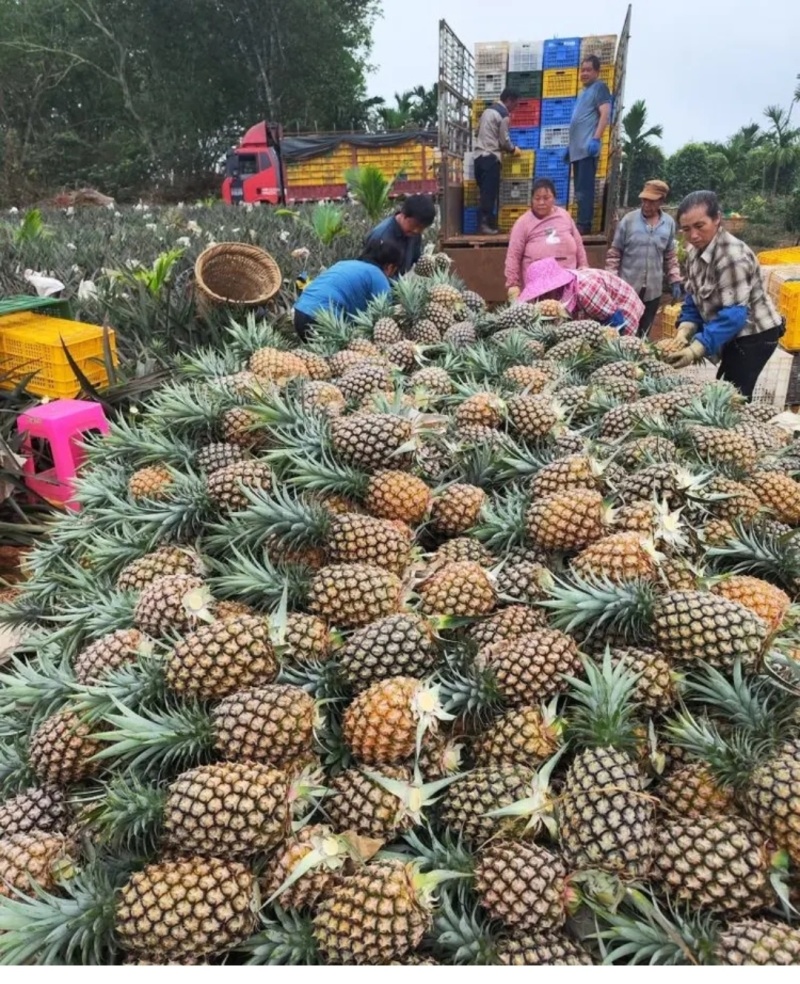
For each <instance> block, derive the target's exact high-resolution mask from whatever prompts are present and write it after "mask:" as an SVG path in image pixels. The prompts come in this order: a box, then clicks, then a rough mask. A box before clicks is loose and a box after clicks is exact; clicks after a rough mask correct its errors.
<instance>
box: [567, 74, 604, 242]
mask: <svg viewBox="0 0 800 984" xmlns="http://www.w3.org/2000/svg"><path fill="white" fill-rule="evenodd" d="M581 82H582V83H583V92H582V93H581V94H580V95H579V96H578V101H577V103H576V104H575V110H574V112H573V114H572V122H571V123H570V125H569V149H568V151H567V153H566V154H565V155H564V156H565V158H566V159H567V160H568V161H569V163H570V164H571V165H572V176H573V180H574V182H575V200H576V201H577V203H578V219H577V222H576V223H575V224H576V225H577V227H578V231H579V232H580V233H581V235H584V236H585V235H587V234H588V233H590V232H591V231H592V216H593V214H594V181H595V177H596V176H597V159H598V158H599V156H600V150H601V148H602V145H603V134H604V133H605V130H606V127H607V126H608V124H609V122H610V120H611V93H610V92H609V91H608V86H607V85H606V84H605V82H602V81H601V79H600V59H599V58H598V57H597V55H589V56H588V57H586V58H584V59H583V62H582V63H581Z"/></svg>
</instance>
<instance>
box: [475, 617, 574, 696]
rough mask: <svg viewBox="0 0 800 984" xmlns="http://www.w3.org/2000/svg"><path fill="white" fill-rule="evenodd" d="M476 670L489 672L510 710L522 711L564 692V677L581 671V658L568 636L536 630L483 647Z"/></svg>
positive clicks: (549, 630) (547, 630)
mask: <svg viewBox="0 0 800 984" xmlns="http://www.w3.org/2000/svg"><path fill="white" fill-rule="evenodd" d="M478 666H479V667H481V668H483V667H486V668H488V669H490V670H491V671H492V673H493V675H494V678H495V681H496V686H497V690H498V692H499V693H500V695H501V696H502V697H503V698H504V699H505V700H506V701H507V702H508V703H509V704H510V705H511V706H513V707H522V706H525V705H528V704H531V703H533V702H534V701H536V700H544V699H546V698H548V697H551V696H553V695H554V694H556V693H559V692H560V691H562V690H564V689H565V685H564V682H563V675H564V674H569V673H574V672H576V671H577V670H579V669H580V657H579V655H578V647H577V646H576V645H575V642H574V641H573V640H572V639H571V638H570V637H569V636H568V635H565V634H564V633H563V632H559V631H558V630H557V629H537V630H536V631H535V632H529V633H527V634H526V635H521V636H518V637H517V638H515V639H506V640H502V641H498V642H492V643H490V644H489V645H488V646H484V648H483V649H481V650H480V652H479V653H478Z"/></svg>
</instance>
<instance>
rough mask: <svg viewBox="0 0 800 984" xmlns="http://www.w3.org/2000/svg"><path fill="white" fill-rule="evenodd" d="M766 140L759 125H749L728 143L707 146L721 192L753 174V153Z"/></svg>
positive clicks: (739, 130)
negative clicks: (746, 175)
mask: <svg viewBox="0 0 800 984" xmlns="http://www.w3.org/2000/svg"><path fill="white" fill-rule="evenodd" d="M766 139H767V138H766V134H765V133H763V132H762V130H761V127H760V126H759V125H758V123H748V124H747V126H743V127H740V128H739V129H738V130H737V131H736V133H734V135H733V136H732V137H729V138H728V141H727V143H709V144H707V147H708V150H709V153H710V154H711V163H712V166H713V168H714V174H715V175H716V176H717V179H718V180H719V182H720V185H721V188H720V191H724V190H726V189H728V188H731V187H732V186H733V185H735V184H736V183H737V182H739V183H741V180H742V177H743V175H745V174H747V173H750V172H751V170H752V164H753V161H754V156H753V151H755V150H758V149H759V148H760V147H762V146H763V145H764V141H765V140H766Z"/></svg>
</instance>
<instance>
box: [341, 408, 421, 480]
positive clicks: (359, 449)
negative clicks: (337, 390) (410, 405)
mask: <svg viewBox="0 0 800 984" xmlns="http://www.w3.org/2000/svg"><path fill="white" fill-rule="evenodd" d="M412 434H413V431H412V426H411V422H410V421H408V420H406V419H404V418H403V417H394V416H392V415H390V414H384V413H375V414H363V413H354V414H350V416H348V417H340V418H337V419H335V420H333V421H332V422H331V436H332V439H333V451H334V453H335V454H336V456H337V457H338V458H340V459H341V460H342V461H343V462H344V464H347V465H350V466H352V467H353V468H360V469H362V470H364V471H375V470H376V469H378V468H391V467H392V465H401V464H402V461H403V459H402V457H401V455H400V454H399V451H400V448H401V447H402V446H403V445H405V444H407V443H408V442H409V441H410V440H411V438H412Z"/></svg>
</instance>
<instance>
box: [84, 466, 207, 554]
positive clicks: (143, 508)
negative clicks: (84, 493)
mask: <svg viewBox="0 0 800 984" xmlns="http://www.w3.org/2000/svg"><path fill="white" fill-rule="evenodd" d="M169 471H170V472H171V474H172V482H171V484H170V486H169V488H168V489H167V490H166V491H165V493H164V500H163V501H159V502H148V503H147V504H146V505H140V504H139V503H138V502H137V503H134V504H130V503H125V505H124V507H123V508H124V512H123V515H126V516H127V519H128V522H129V524H130V525H132V526H133V528H134V530H135V537H136V542H142V540H143V539H145V538H146V542H148V543H149V544H150V545H155V544H161V543H164V542H177V543H185V542H186V541H187V540H194V539H196V538H197V537H198V536H199V535H200V534H201V533H202V532H203V530H204V529H205V527H206V525H207V524H208V523H209V522H210V521H211V520H212V519H213V518H214V517H216V516H217V514H218V512H219V510H218V507H217V505H216V503H214V502H213V501H212V500H211V499H210V498H209V495H208V491H207V484H206V479H205V477H204V476H202V475H198V474H197V473H196V472H194V471H192V470H191V469H188V468H186V469H184V471H182V472H177V471H175V470H173V469H172V468H170V469H169ZM103 513H104V510H100V509H98V510H95V515H98V516H100V517H101V518H102V516H103ZM111 515H112V516H114V515H119V514H118V513H117V512H116V509H114V510H113V511H112V513H111Z"/></svg>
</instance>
